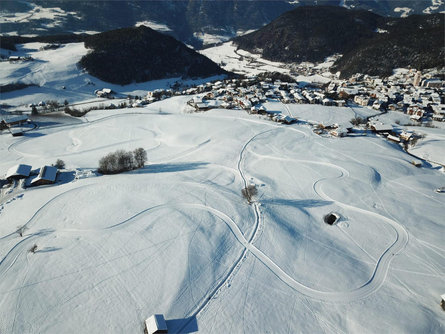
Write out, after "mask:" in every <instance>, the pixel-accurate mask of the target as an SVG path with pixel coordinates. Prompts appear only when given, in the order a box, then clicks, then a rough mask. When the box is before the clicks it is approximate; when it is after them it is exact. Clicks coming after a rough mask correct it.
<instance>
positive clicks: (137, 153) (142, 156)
mask: <svg viewBox="0 0 445 334" xmlns="http://www.w3.org/2000/svg"><path fill="white" fill-rule="evenodd" d="M133 155H134V160H135V162H136V167H137V168H141V167H144V164H145V162H146V161H147V152H146V151H145V150H144V149H143V148H142V147H139V148H137V149H135V150H134V151H133Z"/></svg>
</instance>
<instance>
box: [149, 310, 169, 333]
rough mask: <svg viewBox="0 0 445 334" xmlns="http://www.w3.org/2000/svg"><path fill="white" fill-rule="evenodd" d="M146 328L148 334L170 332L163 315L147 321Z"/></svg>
mask: <svg viewBox="0 0 445 334" xmlns="http://www.w3.org/2000/svg"><path fill="white" fill-rule="evenodd" d="M145 327H146V328H147V332H148V334H153V333H158V331H165V332H167V330H168V329H167V324H166V323H165V320H164V316H163V315H162V314H153V315H152V316H151V317H150V318H148V319H147V320H145Z"/></svg>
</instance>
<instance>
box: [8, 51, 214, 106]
mask: <svg viewBox="0 0 445 334" xmlns="http://www.w3.org/2000/svg"><path fill="white" fill-rule="evenodd" d="M44 45H46V44H44V43H28V44H23V45H18V51H17V52H12V53H11V55H17V56H31V57H32V58H33V59H34V60H33V61H17V62H8V61H4V62H0V85H6V84H12V83H17V82H20V83H24V84H34V85H36V86H32V87H28V88H25V89H22V90H17V91H13V92H8V93H2V94H1V96H0V97H1V102H2V103H5V104H9V105H14V106H21V105H22V106H24V105H28V104H31V103H34V104H37V103H39V101H47V100H56V101H60V102H63V101H64V100H65V99H66V100H68V101H69V102H70V103H73V102H81V101H84V100H87V99H92V98H94V97H95V95H94V91H95V90H96V89H102V88H110V89H112V90H114V91H115V92H119V93H120V94H124V95H126V94H131V95H138V96H140V95H144V96H145V95H146V94H147V91H148V90H154V89H157V88H164V89H167V88H170V86H171V85H173V84H174V83H175V82H177V81H180V82H181V83H182V84H185V85H186V84H199V83H201V82H202V81H203V80H181V78H168V79H163V80H155V81H150V82H144V83H133V84H129V85H125V86H120V85H114V84H110V83H107V82H103V81H101V80H99V79H97V78H95V77H93V76H91V75H89V74H88V73H86V72H84V71H82V70H81V69H80V68H79V67H78V65H77V63H78V62H79V61H80V59H81V58H82V56H84V55H85V54H86V53H87V52H88V49H86V48H85V46H84V44H83V43H70V44H64V45H62V46H61V47H60V48H58V49H55V50H45V51H42V50H40V48H41V47H42V46H44ZM0 50H1V51H2V53H3V54H8V53H9V51H7V50H3V49H0ZM217 78H218V77H215V78H214V79H217ZM207 80H211V79H206V81H207ZM22 109H23V108H22Z"/></svg>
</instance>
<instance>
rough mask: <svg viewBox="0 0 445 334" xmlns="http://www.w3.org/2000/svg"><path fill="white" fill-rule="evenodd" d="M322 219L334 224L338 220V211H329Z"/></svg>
mask: <svg viewBox="0 0 445 334" xmlns="http://www.w3.org/2000/svg"><path fill="white" fill-rule="evenodd" d="M323 220H324V222H325V223H326V224H328V225H335V224H336V223H337V222H338V221H339V220H340V215H339V214H338V213H335V212H331V213H328V214H327V215H326V216H324V219H323Z"/></svg>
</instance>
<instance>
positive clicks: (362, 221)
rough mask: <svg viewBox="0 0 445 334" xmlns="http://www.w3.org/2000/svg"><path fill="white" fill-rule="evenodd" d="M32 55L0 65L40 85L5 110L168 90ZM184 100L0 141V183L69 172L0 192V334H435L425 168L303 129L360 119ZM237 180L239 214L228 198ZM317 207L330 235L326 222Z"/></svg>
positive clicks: (436, 236)
mask: <svg viewBox="0 0 445 334" xmlns="http://www.w3.org/2000/svg"><path fill="white" fill-rule="evenodd" d="M38 47H39V46H38V45H26V46H23V48H22V51H24V49H30V50H34V51H32V52H33V53H32V54H33V57H34V58H35V59H36V61H34V62H29V63H17V64H9V63H0V72H1V74H2V75H1V76H0V77H1V78H2V79H1V80H3V81H2V84H4V83H11V82H15V81H16V80H18V79H19V78H20V80H23V81H26V82H34V81H33V80H36V81H35V82H38V83H43V85H42V87H30V88H27V89H25V90H20V91H16V92H11V93H5V94H2V97H1V102H2V103H8V104H15V105H17V104H21V103H31V102H36V101H38V100H47V99H54V98H55V99H58V100H61V99H65V98H71V99H72V100H73V101H82V100H85V99H91V93H92V90H94V89H97V88H102V86H104V87H110V88H112V89H116V90H117V91H119V92H134V91H138V90H140V91H143V90H146V89H149V88H148V87H154V88H156V87H159V88H161V87H162V84H165V83H161V82H151V83H145V84H137V85H130V86H126V87H119V86H116V87H115V86H113V85H109V84H106V83H101V82H99V81H98V80H97V79H94V78H93V77H89V76H88V74H86V73H81V72H80V71H79V70H78V69H77V68H76V67H75V62H76V61H77V60H76V59H78V57H79V55H81V54H82V52H86V50H85V49H84V48H83V46H82V45H79V44H69V45H66V46H63V47H62V48H60V49H57V50H51V51H37V49H38ZM82 48H83V49H82ZM64 60H65V61H64ZM39 66H40V67H39ZM44 66H46V67H44ZM87 79H88V80H91V81H93V82H95V83H96V85H95V86H92V85H87V84H86V83H85V82H86V81H85V80H87ZM62 82H63V83H62ZM82 82H83V84H82ZM62 85H65V86H66V89H60V88H58V87H60V86H62ZM76 85H78V86H76ZM151 89H153V88H151ZM38 94H41V95H38ZM70 94H73V95H72V96H71V95H70ZM189 99H190V96H179V97H174V98H170V99H167V100H163V101H160V102H156V103H153V104H150V105H149V106H147V107H146V108H132V109H122V110H119V109H117V110H106V111H92V112H90V113H88V114H87V115H86V116H85V117H82V118H80V119H74V118H71V117H68V116H63V115H60V114H59V115H58V114H54V115H51V116H50V115H46V116H45V115H42V116H39V117H38V118H36V119H34V121H35V122H36V123H37V124H38V127H37V128H36V129H34V130H33V131H30V132H27V133H25V135H24V136H23V137H12V136H11V135H10V134H9V133H7V132H6V131H4V132H3V133H2V134H0V157H1V159H0V175H2V174H4V173H6V171H7V170H8V169H9V168H10V167H11V166H13V165H15V164H18V163H25V164H30V165H32V166H33V168H38V167H40V166H42V165H45V164H52V163H55V161H56V159H62V160H64V161H65V163H66V168H67V170H65V171H63V173H62V174H61V177H60V180H59V182H58V183H56V184H55V185H49V186H41V187H34V188H27V189H21V188H20V187H16V188H15V189H13V190H12V191H11V192H9V190H8V189H3V190H2V194H1V197H0V333H80V332H81V333H104V332H109V333H142V332H143V321H144V320H145V319H146V318H147V317H149V316H150V315H152V314H154V313H163V314H164V315H165V317H166V320H167V325H168V327H169V332H171V333H193V332H199V333H380V332H382V333H442V332H443V331H444V328H445V318H444V316H443V311H442V310H441V308H440V306H439V303H440V295H441V294H443V293H445V276H444V275H445V247H444V246H443V235H444V227H445V220H444V219H443V217H444V216H445V194H443V193H437V192H435V191H434V190H435V189H436V188H438V187H442V186H445V174H444V173H443V171H442V170H440V168H439V167H438V166H437V165H428V164H424V166H423V167H421V168H416V167H414V166H413V165H412V164H411V161H412V160H413V158H412V157H411V156H409V155H408V154H406V153H405V152H403V150H401V148H400V146H398V145H396V144H394V143H391V142H389V141H387V140H385V139H384V138H382V137H377V136H373V135H368V136H362V135H360V134H358V135H356V136H351V137H346V138H335V137H329V136H318V135H316V134H314V133H313V131H312V127H311V126H310V125H309V124H310V123H323V124H325V125H331V124H334V123H337V124H339V125H344V126H345V125H347V124H349V121H350V120H351V118H353V117H356V116H360V117H367V116H371V115H373V114H374V113H375V111H373V110H370V109H366V108H337V107H323V106H315V105H284V104H282V103H280V102H272V101H271V102H268V103H266V104H265V107H266V108H267V110H276V111H280V112H282V113H283V114H286V115H289V116H292V117H297V118H298V119H300V120H301V121H300V122H299V123H297V124H293V125H290V126H283V125H279V124H277V123H274V122H272V121H270V120H267V119H266V118H265V117H263V116H258V115H248V114H247V113H246V112H244V111H240V110H222V109H214V110H212V111H208V112H205V113H186V112H185V110H186V108H185V106H186V102H187V101H188V100H189ZM28 101H29V102H28ZM391 115H392V114H388V116H385V115H382V117H393V116H391ZM394 115H395V114H394ZM382 120H383V118H382ZM387 121H388V122H390V123H394V122H395V119H392V118H389V119H387ZM421 129H425V131H429V133H428V134H427V136H426V137H425V139H424V140H428V139H431V143H429V144H431V145H429V144H428V143H427V142H426V141H423V140H419V142H418V144H417V145H416V148H415V149H422V147H423V149H424V150H426V148H428V150H433V151H434V152H436V151H438V150H442V148H443V146H444V145H441V144H442V143H443V140H444V138H443V129H434V128H433V129H429V128H421ZM421 129H419V131H420V130H421ZM416 131H417V130H416ZM439 137H440V138H441V139H440V138H439ZM437 138H439V139H437ZM435 140H440V142H437V141H435ZM422 145H425V146H422ZM433 145H435V146H433ZM138 147H143V148H144V149H145V150H146V151H147V154H148V163H147V164H146V166H145V167H144V168H142V169H139V170H135V171H132V172H127V173H122V174H117V175H106V176H105V175H100V174H98V173H96V172H95V170H96V168H97V166H98V160H99V159H100V158H101V157H103V156H104V155H106V154H107V153H110V152H114V151H116V150H117V149H125V150H132V149H135V148H138ZM425 152H426V151H425ZM439 152H440V151H439ZM413 153H414V149H413ZM250 184H254V185H256V187H257V189H258V195H257V196H256V198H255V201H254V202H253V203H252V204H250V205H249V204H248V203H247V201H246V200H245V199H243V197H242V196H241V189H242V188H244V187H245V186H246V185H250ZM330 212H335V213H337V214H339V215H340V220H339V222H338V224H336V225H333V226H330V225H327V224H325V223H324V222H323V217H324V216H325V215H326V214H328V213H330ZM19 226H25V227H26V228H25V229H24V234H23V236H22V237H21V236H19V234H18V233H16V231H17V229H18V227H19ZM33 245H37V251H36V252H35V253H33V252H30V251H29V250H30V248H32V247H33Z"/></svg>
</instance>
